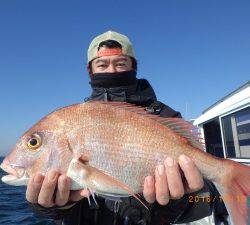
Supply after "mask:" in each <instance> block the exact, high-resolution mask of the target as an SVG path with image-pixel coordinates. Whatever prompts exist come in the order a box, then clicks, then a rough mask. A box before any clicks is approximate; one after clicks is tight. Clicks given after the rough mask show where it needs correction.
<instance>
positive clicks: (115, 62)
mask: <svg viewBox="0 0 250 225" xmlns="http://www.w3.org/2000/svg"><path fill="white" fill-rule="evenodd" d="M132 69H133V68H132V60H131V58H130V57H128V56H125V55H110V56H101V57H99V58H96V59H94V60H93V61H92V73H115V72H124V71H130V70H132Z"/></svg>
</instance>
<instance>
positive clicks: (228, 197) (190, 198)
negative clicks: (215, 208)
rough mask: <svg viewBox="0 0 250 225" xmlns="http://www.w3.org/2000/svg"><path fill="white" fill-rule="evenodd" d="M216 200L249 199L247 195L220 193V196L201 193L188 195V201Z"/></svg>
mask: <svg viewBox="0 0 250 225" xmlns="http://www.w3.org/2000/svg"><path fill="white" fill-rule="evenodd" d="M215 201H220V202H240V203H245V202H246V201H247V199H246V196H245V195H223V196H222V195H220V196H201V195H190V196H188V202H194V203H198V202H206V203H211V202H215Z"/></svg>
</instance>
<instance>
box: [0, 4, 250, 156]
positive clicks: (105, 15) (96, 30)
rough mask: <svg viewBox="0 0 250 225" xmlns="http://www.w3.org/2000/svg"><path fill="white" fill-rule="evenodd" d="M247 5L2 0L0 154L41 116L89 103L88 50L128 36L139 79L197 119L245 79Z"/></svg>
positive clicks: (249, 41) (249, 50) (249, 32)
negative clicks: (113, 36)
mask: <svg viewBox="0 0 250 225" xmlns="http://www.w3.org/2000/svg"><path fill="white" fill-rule="evenodd" d="M249 12H250V1H249V0H237V1H236V0H235V1H231V0H202V1H201V0H185V1H184V0H162V1H158V0H154V1H132V0H127V1H120V0H113V1H83V0H81V1H80V0H78V1H77V0H71V1H66V0H53V1H49V0H25V1H20V0H11V1H9V0H0V103H1V105H0V108H1V110H0V155H5V154H6V153H7V152H9V151H10V150H11V148H12V147H13V146H14V145H15V142H16V141H17V139H18V137H20V136H21V135H22V133H24V132H25V131H26V130H27V129H29V128H30V127H31V126H32V125H33V124H34V123H36V122H37V121H38V120H39V119H40V118H42V117H43V116H45V115H46V114H48V113H49V112H51V111H53V110H55V109H57V108H60V107H62V106H66V105H70V104H73V103H79V102H83V100H84V98H85V97H87V96H89V94H90V91H91V89H90V87H89V76H88V73H87V71H86V60H87V57H86V52H87V48H88V45H89V43H90V42H91V40H92V39H93V38H94V37H95V36H96V35H99V34H101V33H103V32H105V31H108V30H114V31H117V32H120V33H123V34H125V35H127V36H128V37H129V38H130V40H131V42H132V43H133V46H134V49H135V53H136V58H137V60H138V78H146V79H148V80H149V82H150V83H151V85H152V86H153V88H154V89H155V92H156V94H157V97H158V100H160V101H162V102H164V103H165V104H167V105H169V106H171V107H172V108H174V109H175V110H178V111H180V112H181V113H182V115H183V116H184V117H185V118H186V119H194V118H197V117H198V116H200V115H201V113H202V111H204V110H205V109H206V108H208V107H209V106H211V105H212V104H213V103H215V102H216V101H217V100H219V99H221V98H222V97H224V96H225V95H227V94H229V93H230V92H232V91H234V90H235V89H236V88H238V87H240V86H241V85H243V84H244V83H246V82H247V81H248V80H249V78H250V62H249V61H250V13H249Z"/></svg>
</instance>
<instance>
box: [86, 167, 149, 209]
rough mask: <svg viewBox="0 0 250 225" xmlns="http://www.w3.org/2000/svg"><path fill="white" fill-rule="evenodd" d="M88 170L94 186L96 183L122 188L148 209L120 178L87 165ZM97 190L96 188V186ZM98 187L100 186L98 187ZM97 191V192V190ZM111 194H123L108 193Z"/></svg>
mask: <svg viewBox="0 0 250 225" xmlns="http://www.w3.org/2000/svg"><path fill="white" fill-rule="evenodd" d="M88 168H89V170H91V176H90V179H91V181H92V182H93V183H94V184H96V186H98V185H103V186H105V187H107V188H109V187H111V188H112V189H114V188H117V189H120V190H123V191H124V192H125V193H126V194H128V196H129V195H131V196H133V197H134V198H135V199H136V200H138V201H139V202H140V203H141V204H142V205H143V206H144V207H145V208H146V209H148V207H147V206H146V205H145V204H144V203H143V202H142V200H141V199H140V197H139V195H138V194H136V193H134V191H133V190H132V188H130V187H129V186H128V185H126V184H125V183H123V182H121V181H120V180H118V179H116V178H114V177H112V176H110V175H109V174H107V173H105V172H104V171H102V170H99V169H97V168H95V167H91V166H88ZM96 189H97V190H98V188H96ZM99 189H100V188H99ZM97 193H98V192H97ZM107 193H108V192H107ZM110 195H113V196H115V195H116V196H121V195H124V194H121V195H120V194H110Z"/></svg>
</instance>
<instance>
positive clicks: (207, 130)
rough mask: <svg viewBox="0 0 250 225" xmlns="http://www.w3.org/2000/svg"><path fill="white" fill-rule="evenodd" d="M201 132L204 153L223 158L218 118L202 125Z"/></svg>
mask: <svg viewBox="0 0 250 225" xmlns="http://www.w3.org/2000/svg"><path fill="white" fill-rule="evenodd" d="M203 130H204V136H205V143H206V152H208V153H210V154H212V155H215V156H217V157H221V158H224V153H223V146H222V139H221V131H220V122H219V118H218V117H217V118H215V119H213V120H212V121H209V122H208V123H205V124H203Z"/></svg>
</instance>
